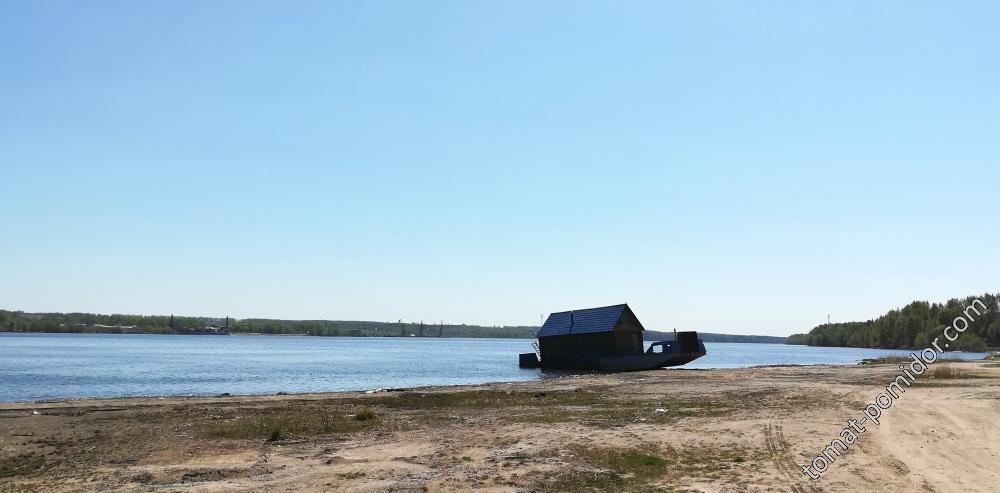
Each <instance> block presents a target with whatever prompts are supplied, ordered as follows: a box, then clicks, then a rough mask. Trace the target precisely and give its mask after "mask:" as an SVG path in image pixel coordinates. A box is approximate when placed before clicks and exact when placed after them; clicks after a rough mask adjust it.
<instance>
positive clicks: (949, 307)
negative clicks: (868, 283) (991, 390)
mask: <svg viewBox="0 0 1000 493" xmlns="http://www.w3.org/2000/svg"><path fill="white" fill-rule="evenodd" d="M998 296H1000V295H997V294H990V293H986V294H984V295H982V296H970V297H967V298H956V299H952V300H949V301H948V302H946V303H929V302H926V301H914V302H913V303H910V304H909V305H906V306H904V307H903V308H900V309H897V310H892V311H890V312H889V313H886V314H885V315H882V316H881V317H878V318H876V319H874V320H868V321H865V322H846V323H835V324H823V325H819V326H817V327H815V328H813V329H812V330H811V331H809V333H808V334H795V335H792V336H789V337H788V339H787V341H786V344H806V345H810V346H841V347H865V348H882V349H920V348H925V347H928V346H929V345H930V343H931V342H932V341H934V339H935V338H940V337H941V331H942V330H943V329H944V328H945V327H947V326H950V325H952V324H953V322H954V320H955V319H956V318H957V317H959V316H962V317H965V318H967V319H970V322H971V324H970V325H969V328H968V329H967V330H966V331H965V332H964V333H962V334H961V335H960V336H959V338H958V340H957V341H955V342H954V343H952V344H951V347H950V348H949V349H950V350H956V351H985V350H986V349H987V347H1000V315H998V314H997V310H998V305H997V302H998ZM976 299H979V300H980V301H982V302H983V304H984V305H985V306H986V308H987V309H988V311H985V310H983V307H982V306H981V305H979V304H978V303H977V304H976V307H977V309H978V311H981V312H983V313H982V314H976V310H970V311H968V312H966V307H969V306H970V305H972V303H973V301H975V300H976ZM967 315H968V316H967ZM973 319H974V320H973Z"/></svg>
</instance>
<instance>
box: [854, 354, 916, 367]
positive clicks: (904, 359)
mask: <svg viewBox="0 0 1000 493" xmlns="http://www.w3.org/2000/svg"><path fill="white" fill-rule="evenodd" d="M910 361H912V360H911V359H910V358H909V357H908V356H882V357H880V358H869V359H863V360H861V363H858V364H860V365H898V364H900V363H909V362H910Z"/></svg>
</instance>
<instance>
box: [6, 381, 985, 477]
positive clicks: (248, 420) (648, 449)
mask: <svg viewBox="0 0 1000 493" xmlns="http://www.w3.org/2000/svg"><path fill="white" fill-rule="evenodd" d="M948 364H949V365H952V366H953V367H955V368H958V369H960V372H961V374H960V375H959V377H960V378H931V377H930V375H925V376H924V377H923V378H921V380H920V381H919V382H918V383H917V384H915V385H914V386H913V387H911V388H910V389H909V390H908V391H907V392H906V393H905V394H903V395H902V396H900V398H899V399H898V400H897V401H895V402H894V404H893V406H892V408H891V409H889V410H887V411H886V412H885V414H884V415H883V416H882V424H881V426H879V427H877V428H876V427H873V426H871V425H869V426H868V431H867V432H866V433H864V434H862V435H861V436H860V439H859V441H858V442H856V443H855V444H853V445H852V446H851V448H850V450H849V452H848V453H846V454H844V455H842V456H840V457H839V458H837V459H836V461H835V462H834V463H833V464H832V465H831V466H830V468H829V470H828V471H827V472H826V473H825V474H824V475H823V476H822V478H820V479H819V480H816V481H812V480H810V479H809V478H807V477H806V476H805V475H804V474H803V473H802V471H801V465H803V464H807V463H810V462H811V461H812V460H813V458H814V457H816V455H817V454H819V453H820V452H821V450H822V449H823V447H825V446H826V445H827V444H829V442H830V440H832V439H833V438H835V437H837V436H838V435H839V433H840V431H841V430H842V429H843V428H844V427H845V426H846V425H847V420H848V419H850V418H858V417H860V416H861V410H862V408H863V407H864V405H865V404H866V403H868V402H871V401H872V400H873V399H874V396H875V394H876V393H877V392H879V391H880V390H881V389H882V388H884V386H885V385H886V383H888V382H889V381H890V380H891V379H892V378H894V377H895V374H896V372H897V371H898V370H897V367H896V366H895V365H892V364H887V365H875V366H840V367H838V366H797V367H761V368H750V369H730V370H684V369H671V370H659V371H650V372H639V373H627V374H602V375H586V376H562V377H558V378H548V379H545V380H542V381H536V382H519V383H496V384H487V385H477V386H464V387H438V388H422V389H398V390H395V391H389V392H382V393H376V394H366V393H357V392H353V393H352V392H344V393H329V394H309V395H283V396H253V397H240V396H226V397H201V398H142V399H110V400H87V401H67V402H55V403H34V404H0V491H2V492H7V491H56V492H60V491H128V492H132V491H158V492H162V491H170V492H188V491H190V492H223V491H227V492H228V491H307V492H309V491H356V492H382V491H431V492H434V491H441V492H451V491H455V492H457V491H484V492H529V491H637V492H638V491H642V492H646V491H705V492H754V491H761V492H764V491H790V492H816V491H849V492H856V491H885V492H893V491H907V492H909V491H928V492H933V491H941V492H947V491H955V492H969V491H1000V477H998V475H1000V463H998V461H997V458H998V454H1000V426H998V423H1000V400H998V397H1000V368H997V367H996V366H998V365H997V363H990V362H972V363H948ZM941 365H943V363H939V364H937V365H936V366H941ZM366 408H368V409H370V410H372V411H374V416H375V417H374V418H373V419H367V420H359V419H356V417H355V415H357V414H358V413H361V412H362V411H363V410H365V409H366ZM275 429H277V433H276V434H275V433H273V432H274V431H275Z"/></svg>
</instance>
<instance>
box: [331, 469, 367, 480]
mask: <svg viewBox="0 0 1000 493" xmlns="http://www.w3.org/2000/svg"><path fill="white" fill-rule="evenodd" d="M337 477H338V478H340V479H359V478H363V477H365V473H364V472H362V471H351V472H341V473H337Z"/></svg>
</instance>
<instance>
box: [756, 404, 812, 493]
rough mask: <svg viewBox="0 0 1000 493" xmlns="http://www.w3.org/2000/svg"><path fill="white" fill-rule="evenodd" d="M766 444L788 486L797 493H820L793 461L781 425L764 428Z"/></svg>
mask: <svg viewBox="0 0 1000 493" xmlns="http://www.w3.org/2000/svg"><path fill="white" fill-rule="evenodd" d="M764 443H765V444H766V445H767V452H768V454H770V455H771V460H772V461H774V465H775V467H777V468H778V471H780V472H781V474H782V475H783V476H785V479H787V480H788V486H790V487H791V488H792V491H794V492H795V493H806V492H814V493H815V492H819V491H821V490H819V489H818V488H816V487H815V486H813V485H812V484H810V483H808V482H807V481H806V480H805V479H803V478H802V473H800V472H799V465H798V464H797V463H796V462H795V460H794V459H792V455H791V453H790V452H789V451H788V442H787V441H786V440H785V435H784V433H782V431H781V423H773V424H772V423H771V422H770V421H769V422H768V423H767V425H765V426H764Z"/></svg>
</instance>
